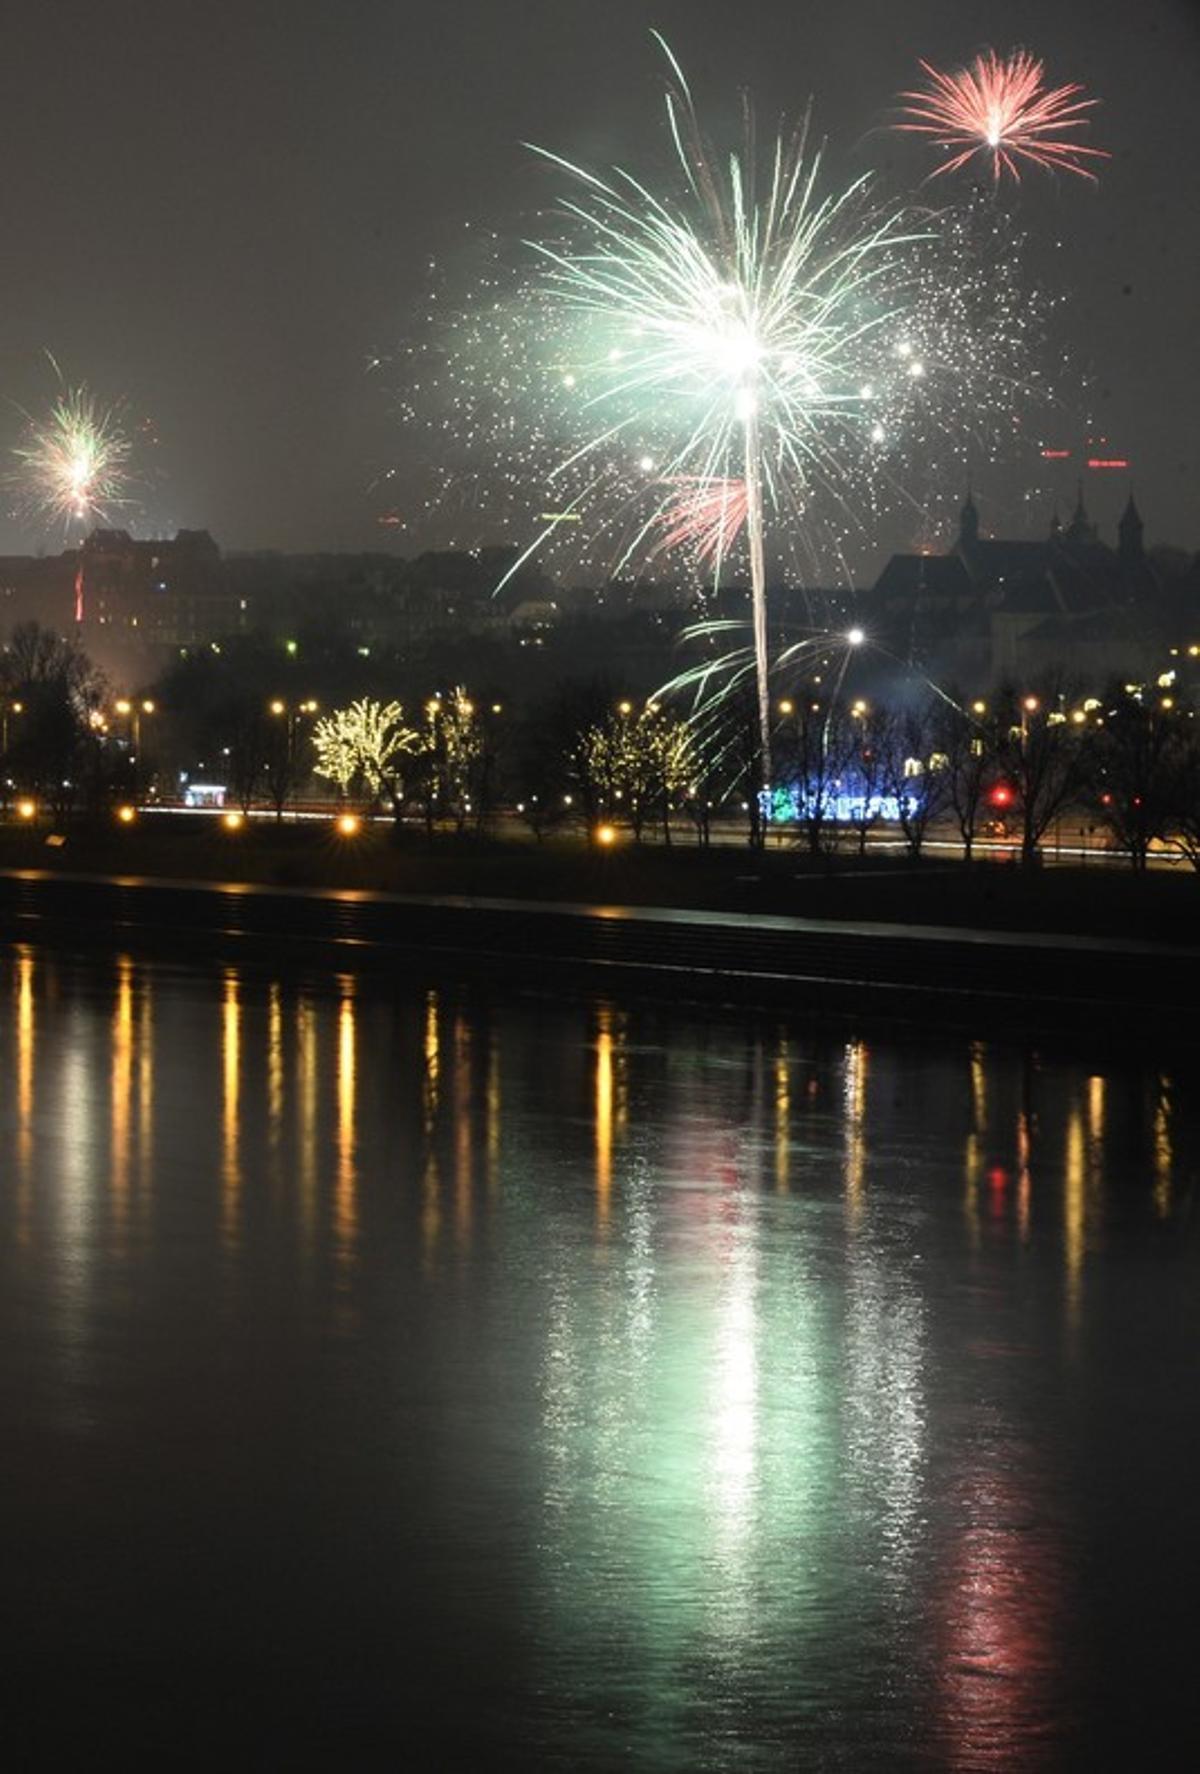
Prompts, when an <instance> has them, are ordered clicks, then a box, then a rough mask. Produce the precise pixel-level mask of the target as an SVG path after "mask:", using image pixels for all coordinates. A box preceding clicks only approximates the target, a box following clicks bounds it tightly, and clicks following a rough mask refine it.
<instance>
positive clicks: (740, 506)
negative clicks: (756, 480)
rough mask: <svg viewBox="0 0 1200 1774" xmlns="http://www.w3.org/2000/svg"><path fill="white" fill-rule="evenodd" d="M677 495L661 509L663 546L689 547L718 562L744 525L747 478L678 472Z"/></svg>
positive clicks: (668, 547) (697, 553)
mask: <svg viewBox="0 0 1200 1774" xmlns="http://www.w3.org/2000/svg"><path fill="white" fill-rule="evenodd" d="M674 485H675V486H676V487H677V488H678V489H679V491H678V496H677V497H676V498H675V499H674V500H673V501H672V503H671V504H669V505H665V506H663V508H662V511H661V513H660V521H661V524H662V531H663V535H662V542H661V546H662V547H663V548H664V549H673V548H680V547H684V546H687V547H690V548H692V549H694V550H695V554H696V558H697V559H698V560H701V561H704V562H706V563H719V562H720V561H721V560H722V558H723V557H724V556H725V555H727V554H728V553H729V550H730V549H731V548H732V546H733V544H734V543H735V542H736V541H737V538H738V536H739V535H740V534H741V532H742V530H743V529H744V528H745V524H746V515H747V497H746V483H745V481H744V480H705V479H704V478H703V477H702V476H688V475H676V476H674Z"/></svg>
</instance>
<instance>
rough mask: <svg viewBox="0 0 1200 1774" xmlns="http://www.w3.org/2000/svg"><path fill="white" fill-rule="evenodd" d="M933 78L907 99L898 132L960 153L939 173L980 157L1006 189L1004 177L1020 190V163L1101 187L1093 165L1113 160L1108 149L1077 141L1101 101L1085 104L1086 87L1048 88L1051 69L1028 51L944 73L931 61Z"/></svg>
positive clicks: (988, 56)
mask: <svg viewBox="0 0 1200 1774" xmlns="http://www.w3.org/2000/svg"><path fill="white" fill-rule="evenodd" d="M921 67H922V68H923V70H924V71H925V73H926V74H927V75H928V77H929V84H928V86H926V87H924V88H923V89H922V90H921V91H920V92H902V93H901V94H900V97H901V98H902V99H904V100H905V101H906V102H905V105H904V110H903V113H902V115H903V116H904V118H905V121H904V122H903V123H898V124H897V125H896V127H897V129H904V130H910V131H912V132H913V133H914V134H915V135H925V136H931V137H932V138H933V140H934V141H935V142H936V144H937V146H938V147H939V148H950V149H954V150H957V152H955V153H954V155H953V158H951V159H950V160H947V161H945V162H944V163H943V165H941V166H939V167H938V168H937V171H936V173H935V174H934V175H932V176H934V177H936V176H937V174H940V173H946V172H953V171H954V170H955V168H956V167H960V166H964V165H965V164H966V163H967V161H968V160H970V159H972V158H973V156H974V155H976V154H978V155H981V156H983V157H984V158H986V159H990V161H991V165H992V177H993V179H994V180H995V182H996V183H997V184H999V182H1000V179H1001V176H1002V175H1003V174H1004V173H1006V172H1007V173H1010V174H1011V175H1012V177H1013V178H1014V179H1015V180H1016V181H1017V182H1018V183H1019V182H1020V178H1021V173H1020V166H1019V162H1020V161H1022V160H1024V161H1026V162H1028V163H1029V164H1030V165H1033V166H1042V167H1049V168H1051V169H1054V168H1055V167H1061V168H1062V170H1063V171H1064V172H1073V173H1078V174H1079V176H1080V177H1081V178H1084V179H1091V180H1092V181H1093V183H1094V182H1095V178H1096V175H1095V173H1094V172H1092V170H1091V169H1090V167H1088V166H1087V165H1086V164H1085V162H1086V161H1088V160H1107V159H1109V158H1110V156H1109V155H1108V154H1106V153H1105V151H1104V149H1103V148H1091V147H1088V146H1086V145H1085V144H1084V143H1082V142H1080V141H1078V140H1076V139H1074V137H1075V132H1077V131H1078V130H1080V129H1086V127H1087V117H1086V113H1087V112H1088V111H1090V110H1092V108H1093V107H1094V106H1095V105H1096V104H1097V103H1098V102H1099V101H1098V100H1096V99H1088V98H1081V97H1080V94H1081V93H1082V92H1083V90H1084V89H1083V87H1082V86H1079V85H1077V84H1076V85H1070V86H1054V87H1049V86H1047V85H1046V84H1045V80H1044V75H1045V67H1044V65H1043V64H1042V63H1041V62H1040V61H1038V59H1037V57H1036V56H1032V55H1030V53H1029V51H1028V50H1026V49H1014V50H1013V51H1012V52H1011V54H1009V55H1008V56H999V55H997V53H996V51H995V50H994V49H985V50H984V51H983V52H982V54H980V55H977V56H976V57H975V60H974V61H973V62H972V63H971V65H970V67H967V68H959V69H958V71H957V72H956V73H953V74H944V73H942V71H941V70H940V69H939V68H934V67H932V66H931V65H930V64H929V63H928V62H925V61H923V62H922V63H921Z"/></svg>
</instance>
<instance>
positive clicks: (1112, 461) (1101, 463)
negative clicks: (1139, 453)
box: [1087, 456, 1129, 468]
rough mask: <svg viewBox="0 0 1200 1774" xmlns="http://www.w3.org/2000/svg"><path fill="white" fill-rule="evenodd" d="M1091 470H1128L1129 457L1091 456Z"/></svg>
mask: <svg viewBox="0 0 1200 1774" xmlns="http://www.w3.org/2000/svg"><path fill="white" fill-rule="evenodd" d="M1087 465H1088V467H1089V468H1128V467H1129V458H1128V456H1089V457H1088V460H1087Z"/></svg>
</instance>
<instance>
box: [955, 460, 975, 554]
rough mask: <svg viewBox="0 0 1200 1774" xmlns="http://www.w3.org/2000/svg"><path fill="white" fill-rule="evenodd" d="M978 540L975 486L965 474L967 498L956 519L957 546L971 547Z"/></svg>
mask: <svg viewBox="0 0 1200 1774" xmlns="http://www.w3.org/2000/svg"><path fill="white" fill-rule="evenodd" d="M978 540H979V511H978V508H977V507H976V504H975V488H974V486H973V484H972V481H971V476H970V475H968V476H967V499H966V504H965V505H964V506H963V508H962V511H961V512H960V514H959V519H958V546H959V547H960V548H973V547H974V546H975V544H976V543H977V542H978Z"/></svg>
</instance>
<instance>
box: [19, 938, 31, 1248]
mask: <svg viewBox="0 0 1200 1774" xmlns="http://www.w3.org/2000/svg"><path fill="white" fill-rule="evenodd" d="M33 969H34V959H33V951H32V950H31V949H27V948H25V947H24V946H22V947H20V948H19V949H18V950H17V965H16V976H15V977H16V996H17V1239H18V1241H19V1242H20V1243H21V1244H24V1243H26V1242H27V1240H28V1238H29V1235H30V1232H31V1230H32V1227H31V1224H30V1214H31V1209H32V1205H33V1078H34V1041H35V1012H34V1000H33Z"/></svg>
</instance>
